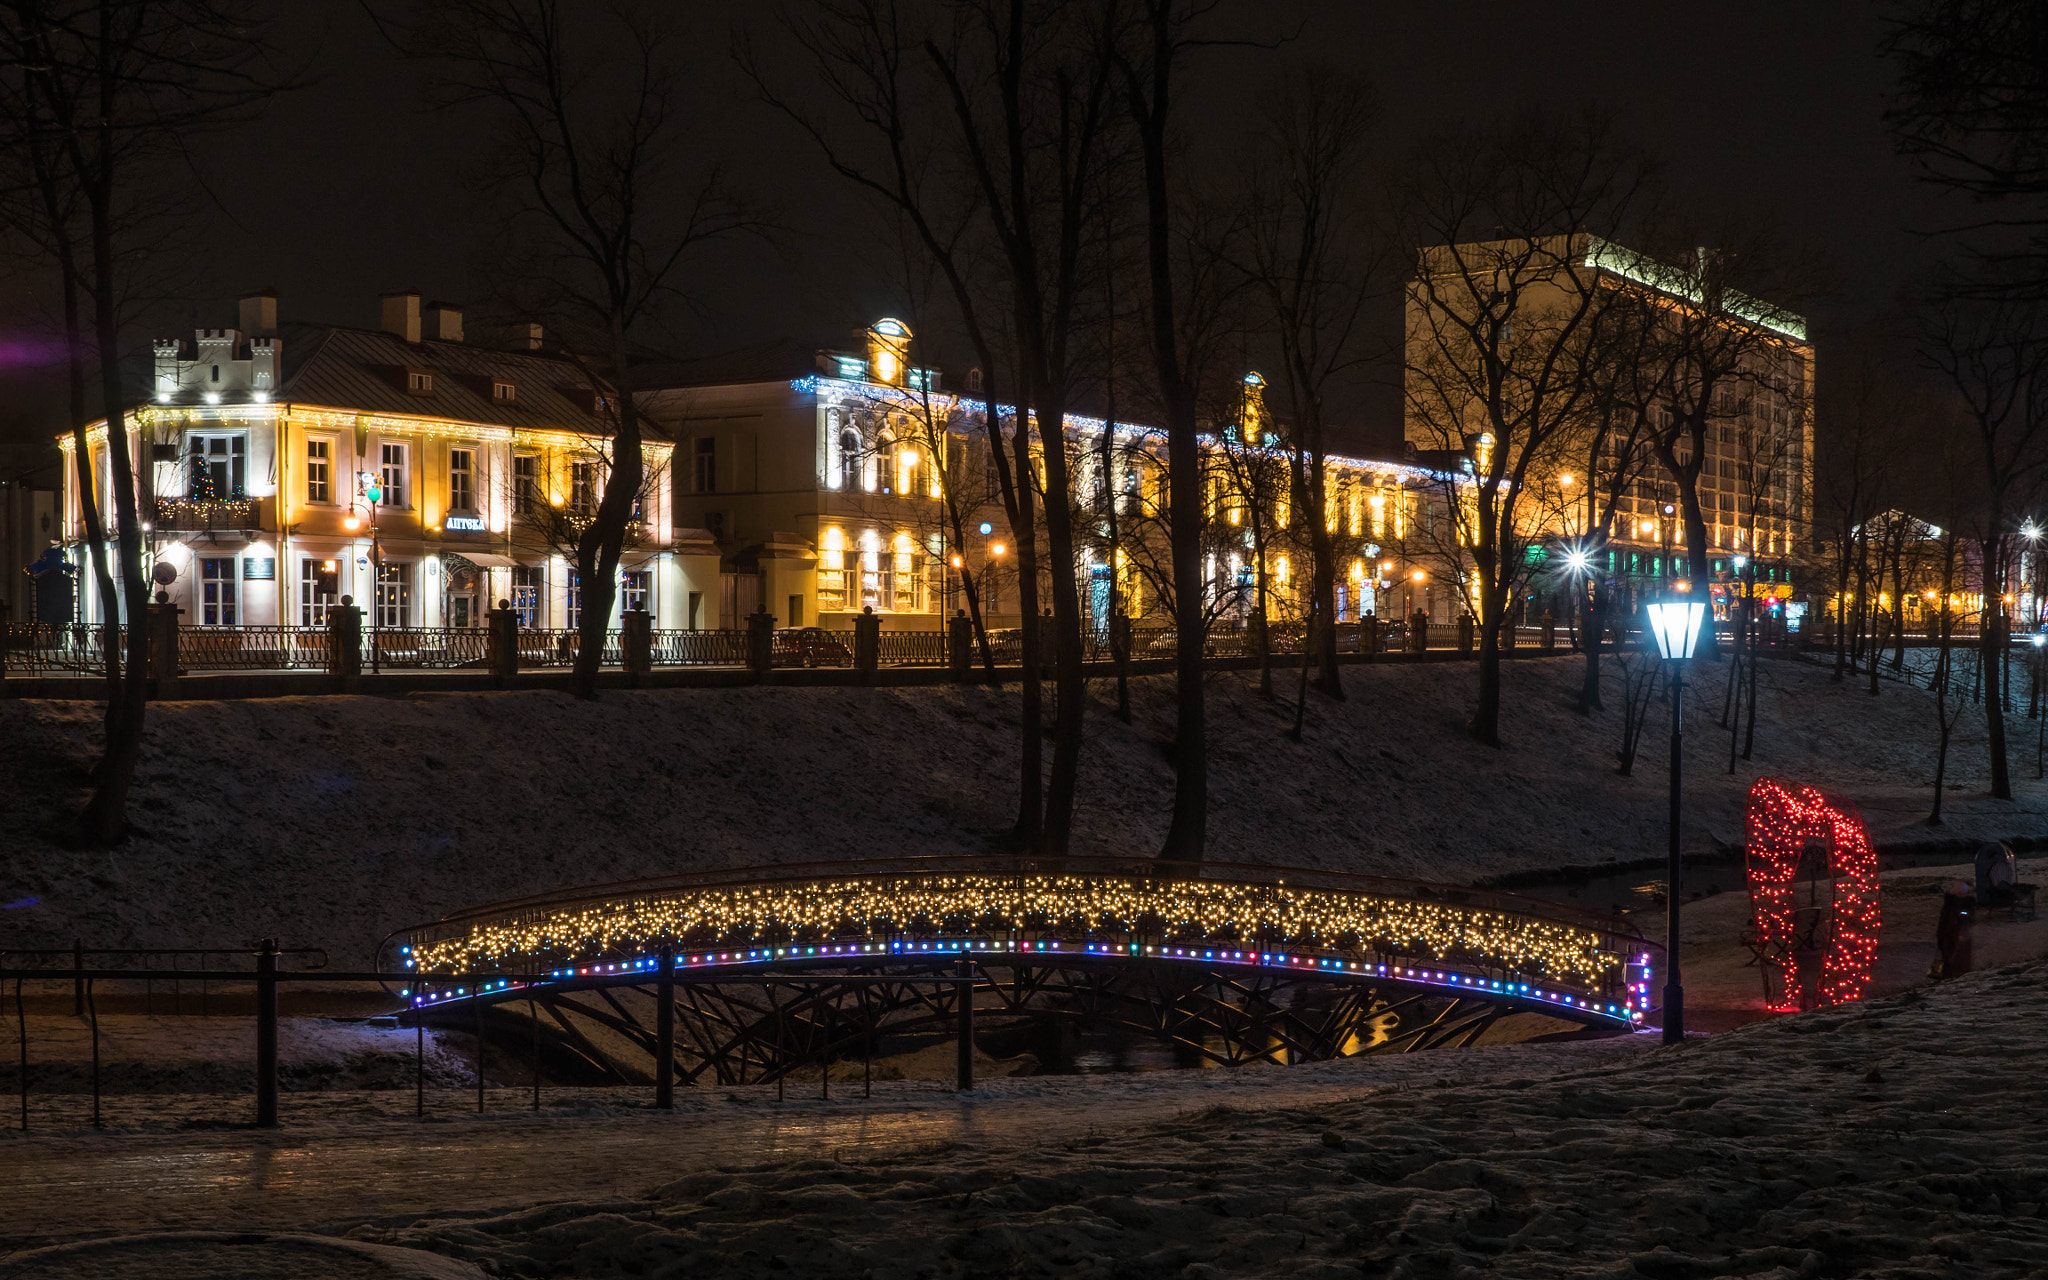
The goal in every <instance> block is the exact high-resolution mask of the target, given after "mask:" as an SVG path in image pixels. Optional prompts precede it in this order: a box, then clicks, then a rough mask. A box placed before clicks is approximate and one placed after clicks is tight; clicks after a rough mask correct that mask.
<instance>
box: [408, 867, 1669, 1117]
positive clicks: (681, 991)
mask: <svg viewBox="0 0 2048 1280" xmlns="http://www.w3.org/2000/svg"><path fill="white" fill-rule="evenodd" d="M1656 953H1657V948H1656V947H1655V946H1653V945H1652V944H1651V943H1649V942H1647V941H1646V940H1645V939H1644V938H1643V937H1642V936H1641V934H1640V933H1639V932H1638V931H1636V930H1635V929H1634V928H1633V927H1632V926H1630V925H1628V924H1626V923H1625V922H1621V921H1619V920H1617V919H1615V918H1611V917H1604V916H1591V915H1582V914H1578V913H1574V912H1570V911H1567V910H1564V909H1561V908H1557V907H1553V906H1550V905H1549V904H1542V903H1537V902H1534V901H1530V900H1525V899H1519V898H1515V897H1512V896H1511V895H1506V894H1496V893H1488V892H1483V891H1478V890H1467V889H1457V888H1451V887H1447V886H1440V885H1427V884H1419V883H1414V882H1404V881H1396V880H1388V879H1381V878H1377V877H1366V876H1350V875H1341V874H1336V873H1329V872H1311V871H1283V870H1275V869H1273V868H1268V867H1256V866H1237V865H1219V864H1203V865H1176V864H1164V863H1158V862H1152V861H1117V860H1107V859H1082V858H1069V859H1060V860H1037V859H1006V858H975V857H957V858H920V859H904V860H897V861H892V862H871V863H857V864H845V865H809V866H791V867H781V868H764V869H758V870H753V871H746V872H723V873H705V874H699V875H692V876H680V877H673V878H669V879H663V880H654V881H643V882H637V883H633V884H624V885H613V886H605V887H601V888H593V889H584V890H576V891H571V892H568V893H563V894H558V895H551V896H548V897H543V898H534V899H527V900H522V901H518V902H510V903H504V904H500V905H497V906H492V907H485V908H480V909H478V910H476V911H471V912H465V913H461V914H458V915H454V916H450V917H448V918H446V919H443V920H439V921H435V922H432V923H430V924H424V925H420V926H417V927H415V928H412V929H408V930H405V931H402V932H401V933H399V934H397V935H394V936H393V937H392V938H390V939H387V940H386V942H385V951H384V955H383V958H382V960H381V961H380V964H379V968H381V969H385V970H389V971H404V972H407V973H410V974H413V975H414V976H415V980H414V982H413V984H412V985H411V986H410V987H409V988H408V989H407V990H406V991H405V992H404V993H403V994H404V995H405V998H406V999H407V1000H408V1001H409V1003H410V1005H411V1008H412V1010H413V1012H414V1013H415V1014H416V1015H417V1016H418V1017H421V1018H424V1019H426V1020H428V1021H429V1022H447V1023H448V1024H449V1025H451V1026H463V1027H469V1026H472V1025H475V1026H483V1025H485V1022H486V1016H485V1015H486V1012H487V1011H489V1010H491V1009H494V1008H497V1007H498V1006H503V1008H502V1009H501V1010H499V1012H498V1013H495V1014H493V1015H492V1017H494V1018H496V1019H498V1023H499V1025H502V1026H505V1027H510V1026H512V1025H514V1024H515V1023H517V1024H519V1025H523V1020H521V1019H518V1018H517V1015H519V1014H521V1013H527V1014H528V1015H529V1016H530V1017H531V1018H532V1019H535V1020H539V1021H538V1025H541V1026H545V1027H546V1028H547V1034H548V1035H549V1036H550V1037H551V1038H553V1039H554V1040H555V1041H556V1042H558V1046H559V1048H560V1050H561V1051H562V1052H564V1053H568V1054H571V1055H573V1056H575V1057H577V1058H578V1059H579V1060H581V1061H582V1062H583V1063H584V1065H585V1066H586V1067H587V1068H589V1069H591V1070H595V1071H599V1072H603V1073H607V1074H609V1075H612V1076H614V1077H616V1078H620V1079H629V1080H632V1079H645V1078H646V1077H647V1076H648V1075H649V1074H652V1075H654V1076H655V1077H657V1078H660V1077H662V1076H664V1075H666V1074H667V1073H669V1072H671V1071H673V1072H674V1073H675V1074H679V1075H680V1076H681V1078H682V1079H684V1080H685V1081H698V1080H705V1081H716V1082H719V1083H734V1084H737V1083H745V1082H749V1081H762V1080H774V1079H777V1078H779V1077H780V1076H782V1075H783V1074H786V1073H787V1072H789V1071H791V1070H793V1069H796V1068H798V1067H802V1066H807V1065H819V1064H829V1063H830V1062H831V1061H834V1060H837V1059H845V1058H857V1057H864V1056H866V1055H868V1054H870V1053H871V1052H872V1047H873V1044H874V1042H875V1040H876V1038H877V1037H878V1036H887V1037H890V1038H892V1039H898V1040H900V1039H901V1038H903V1037H904V1036H906V1035H915V1034H918V1033H924V1034H927V1035H929V1034H936V1033H940V1032H943V1031H944V1029H946V1028H949V1027H964V1026H969V1025H971V1024H972V1022H973V1021H974V1020H975V1019H977V1018H978V1019H983V1020H989V1019H994V1020H997V1021H998V1022H1002V1021H1009V1022H1017V1021H1020V1020H1021V1021H1033V1020H1053V1021H1065V1022H1068V1023H1079V1024H1085V1025H1087V1026H1090V1027H1096V1028H1101V1027H1110V1028H1116V1029H1118V1030H1121V1031H1123V1032H1126V1033H1136V1034H1139V1035H1143V1036H1149V1037H1153V1038H1156V1039H1159V1040H1162V1041H1164V1042H1166V1043H1168V1044H1170V1045H1171V1046H1173V1048H1174V1051H1175V1052H1176V1054H1177V1055H1180V1056H1182V1057H1183V1058H1185V1059H1187V1060H1189V1061H1196V1062H1211V1063H1219V1064H1229V1063H1242V1062H1251V1061H1276V1062H1294V1061H1304V1060H1311V1059H1320V1058H1330V1057H1343V1056H1349V1055H1354V1054H1360V1053H1375V1052H1388V1051H1408V1050H1413V1049H1423V1048H1434V1047H1439V1046H1450V1045H1464V1044H1470V1043H1472V1042H1474V1041H1476V1040H1477V1039H1478V1038H1479V1037H1480V1036H1481V1035H1483V1034H1485V1033H1486V1032H1487V1031H1488V1030H1489V1029H1490V1028H1492V1027H1494V1025H1495V1024H1496V1023H1498V1022H1499V1021H1500V1020H1501V1019H1502V1018H1505V1017H1508V1016H1510V1015H1515V1014H1540V1015H1544V1016H1545V1017H1547V1018H1548V1019H1553V1020H1556V1021H1557V1022H1558V1023H1561V1024H1576V1025H1578V1026H1581V1027H1585V1028H1591V1029H1597V1030H1602V1031H1608V1032H1614V1033H1620V1032H1625V1031H1628V1030H1630V1029H1631V1028H1633V1027H1634V1026H1636V1025H1637V1024H1638V1023H1639V1022H1640V1021H1641V1019H1642V1016H1643V1014H1644V1012H1645V1010H1646V1008H1647V1007H1648V1000H1649V993H1650V991H1651V990H1652V989H1653V983H1652V977H1651V974H1652V970H1653V968H1654V967H1655V963H1656V962H1655V960H1654V957H1655V955H1656ZM777 984H781V985H777ZM1546 1025H1548V1024H1546ZM520 1034H538V1032H536V1031H533V1030H532V1029H531V1028H529V1029H528V1031H526V1032H521V1033H520ZM963 1043H965V1040H964V1039H963ZM628 1048H630V1051H631V1052H630V1053H628V1052H627V1049H628ZM628 1058H631V1059H632V1060H628Z"/></svg>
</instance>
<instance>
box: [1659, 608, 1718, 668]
mask: <svg viewBox="0 0 2048 1280" xmlns="http://www.w3.org/2000/svg"><path fill="white" fill-rule="evenodd" d="M1645 611H1646V612H1647V613H1648V614H1649V615H1650V634H1651V635H1653V636H1655V637H1656V639H1657V652H1658V653H1659V654H1661V655H1662V656H1663V657H1665V658H1666V659H1676V660H1678V661H1681V662H1682V661H1684V660H1685V659H1687V658H1690V657H1692V651H1693V647H1694V646H1695V645H1697V644H1698V643H1699V638H1700V622H1701V620H1702V619H1704V618H1705V617H1706V616H1707V606H1706V605H1704V604H1701V603H1700V602H1699V601H1697V600H1659V601H1658V602H1657V603H1655V604H1652V605H1647V606H1645Z"/></svg>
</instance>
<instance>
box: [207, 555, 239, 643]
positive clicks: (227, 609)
mask: <svg viewBox="0 0 2048 1280" xmlns="http://www.w3.org/2000/svg"><path fill="white" fill-rule="evenodd" d="M236 585H237V583H236V581H235V558H234V557H233V556H223V557H220V558H218V559H214V558H208V559H204V560H201V561H200V562H199V624H200V625H201V626H204V627H232V626H234V625H235V623H236V622H238V621H239V620H240V618H239V615H238V614H237V612H236V609H235V587H236Z"/></svg>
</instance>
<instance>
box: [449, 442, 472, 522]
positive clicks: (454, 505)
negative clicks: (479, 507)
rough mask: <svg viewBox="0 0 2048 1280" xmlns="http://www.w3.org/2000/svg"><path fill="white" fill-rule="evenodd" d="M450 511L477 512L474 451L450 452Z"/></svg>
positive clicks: (452, 450)
mask: <svg viewBox="0 0 2048 1280" xmlns="http://www.w3.org/2000/svg"><path fill="white" fill-rule="evenodd" d="M448 509H449V510H450V511H475V510H476V451H475V450H473V449H450V450H449V451H448Z"/></svg>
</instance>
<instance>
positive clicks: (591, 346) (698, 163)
mask: <svg viewBox="0 0 2048 1280" xmlns="http://www.w3.org/2000/svg"><path fill="white" fill-rule="evenodd" d="M397 43H398V45H399V47H400V48H401V49H403V50H405V51H406V52H407V53H409V54H410V55H412V56H415V57H418V58H421V59H424V60H426V61H427V62H428V63H429V64H430V65H431V66H432V67H433V68H434V80H433V89H434V92H435V94H436V96H437V98H438V100H439V101H440V102H441V103H442V104H443V105H444V106H446V107H448V108H451V109H453V108H462V107H481V108H483V109H484V110H485V111H486V112H487V114H488V116H489V118H490V120H491V123H492V125H493V127H494V128H495V129H496V131H497V146H496V147H495V148H494V149H493V150H492V151H491V152H490V153H489V158H488V161H487V163H486V165H485V166H484V167H483V170H482V172H483V173H484V175H485V180H486V182H487V183H488V185H489V187H490V189H492V190H494V191H496V192H498V193H500V194H502V195H503V196H504V197H505V198H506V199H507V200H508V202H509V214H510V216H509V218H508V219H507V221H506V223H505V224H504V225H502V226H501V227H496V228H494V232H495V233H496V234H500V235H503V236H504V237H505V238H506V240H507V244H508V248H509V249H510V253H509V254H508V257H509V258H511V259H512V262H513V264H514V265H513V266H512V268H511V270H510V274H509V276H508V285H509V287H508V288H507V289H506V290H505V292H506V294H507V297H506V301H507V302H508V303H509V304H510V305H511V306H512V308H513V309H514V310H515V312H516V313H518V314H520V315H521V316H523V317H524V318H527V319H531V320H539V321H542V322H543V323H544V324H545V325H546V326H547V327H548V328H549V329H550V330H551V331H552V332H554V333H556V334H558V335H560V336H561V339H562V349H563V352H564V354H566V355H568V356H569V357H570V358H571V359H573V360H575V361H576V362H577V364H578V365H579V366H580V367H581V368H582V369H583V371H584V376H585V380H586V381H587V383H588V384H589V388H590V392H591V397H592V401H591V403H592V407H593V409H594V410H595V411H596V413H597V414H598V416H599V417H600V418H601V419H602V420H603V421H604V422H605V423H606V425H607V427H608V432H607V434H608V435H609V437H610V440H609V444H608V446H607V449H606V460H607V466H606V468H605V475H604V491H603V493H602V495H601V496H600V497H599V498H598V501H597V507H596V510H595V511H594V512H593V513H592V514H591V516H590V518H589V521H588V523H587V524H585V525H584V526H583V527H582V528H581V530H580V531H579V532H578V533H577V536H576V539H575V560H576V572H577V575H578V579H579V582H580V584H581V589H582V591H583V592H584V597H585V598H584V600H583V611H582V618H581V626H580V628H579V630H580V631H581V633H582V634H581V636H580V637H579V642H578V645H577V650H576V665H575V673H574V675H573V677H572V680H571V686H570V687H571V688H572V690H573V691H574V692H575V693H576V695H577V696H578V697H581V698H593V697H595V696H597V671H598V667H599V666H600V665H601V663H602V661H603V657H604V639H605V631H606V628H607V627H608V625H609V621H610V617H611V607H612V604H613V602H614V600H615V598H616V592H617V578H618V569H619V558H620V555H621V552H622V549H623V547H624V544H625V539H626V536H627V529H628V526H629V525H630V524H631V523H632V520H633V514H634V507H635V503H636V501H637V499H638V498H639V496H640V494H641V490H642V484H643V479H644V475H645V469H646V463H645V458H644V456H643V447H642V445H643V439H644V425H643V423H642V421H641V411H640V408H639V405H638V403H637V402H636V399H635V397H634V395H633V393H632V392H633V379H632V367H633V362H634V359H635V356H636V354H637V349H638V346H639V344H640V343H642V342H643V341H644V340H645V338H646V336H647V334H648V331H649V330H650V329H651V328H653V327H654V326H657V325H658V324H659V323H660V321H661V320H662V318H663V315H664V313H665V311H666V309H667V308H668V307H669V306H670V305H671V304H672V303H674V302H675V301H677V300H678V299H679V298H681V297H683V296H684V295H685V294H686V292H687V281H686V277H687V273H688V270H689V268H690V266H691V265H693V263H694V261H695V259H696V257H697V255H698V251H699V250H701V249H703V248H704V246H706V245H708V244H711V243H714V242H718V241H722V240H726V239H729V238H731V237H733V236H735V235H738V234H741V233H749V232H760V231H763V230H765V229H766V227H767V222H766V220H765V219H764V218H763V216H762V215H761V214H760V213H759V212H758V211H757V210H755V209H754V208H752V207H751V206H750V204H749V202H748V201H746V200H745V199H743V198H742V197H741V195H740V194H739V193H738V192H737V191H736V190H735V189H734V187H733V186H732V184H731V183H730V182H729V181H728V180H727V177H726V175H725V172H724V170H723V168H722V167H720V166H719V165H717V164H715V163H710V162H708V161H705V160H703V159H701V158H699V157H698V156H696V155H695V154H693V151H692V147H693V145H695V144H694V142H693V139H694V137H695V136H697V135H698V132H699V130H698V126H700V125H701V123H702V122H701V118H700V117H697V116H694V115H692V114H691V113H690V112H688V111H687V110H686V109H685V101H684V95H685V91H686V88H687V84H688V79H689V71H688V63H687V58H686V50H687V49H688V40H687V38H686V37H685V34H684V33H683V31H682V30H681V29H680V27H679V26H677V25H676V24H675V23H674V22H673V20H670V19H665V18H660V17H656V16H653V15H652V14H651V13H650V12H649V11H647V10H644V9H641V8H639V7H637V6H631V5H627V4H624V3H618V4H612V3H597V2H594V0H593V2H592V3H587V4H578V3H574V2H573V0H435V2H434V3H431V4H422V5H421V6H420V7H419V8H418V9H417V10H416V11H415V13H414V15H413V20H412V23H411V25H410V27H409V29H407V30H405V31H403V32H402V33H399V34H398V35H397Z"/></svg>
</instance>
